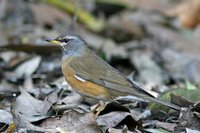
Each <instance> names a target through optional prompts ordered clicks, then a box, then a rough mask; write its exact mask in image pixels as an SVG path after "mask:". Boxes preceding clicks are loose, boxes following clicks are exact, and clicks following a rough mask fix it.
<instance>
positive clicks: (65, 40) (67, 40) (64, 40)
mask: <svg viewBox="0 0 200 133" xmlns="http://www.w3.org/2000/svg"><path fill="white" fill-rule="evenodd" d="M69 41H70V40H69V39H66V38H65V39H63V41H62V42H65V43H68V42H69Z"/></svg>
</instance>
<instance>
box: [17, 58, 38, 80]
mask: <svg viewBox="0 0 200 133" xmlns="http://www.w3.org/2000/svg"><path fill="white" fill-rule="evenodd" d="M40 61H41V57H40V56H36V57H33V58H32V59H30V60H28V61H26V62H24V63H22V64H21V65H20V66H18V67H17V68H16V69H15V74H16V76H17V77H19V78H22V77H24V76H25V77H30V76H31V75H32V74H33V73H34V72H35V71H36V69H37V68H38V66H39V64H40Z"/></svg>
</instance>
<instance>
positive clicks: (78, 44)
mask: <svg viewBox="0 0 200 133" xmlns="http://www.w3.org/2000/svg"><path fill="white" fill-rule="evenodd" d="M47 41H48V42H51V43H52V44H57V45H59V46H60V48H61V50H62V52H63V54H66V53H69V54H72V53H74V52H76V51H79V53H80V52H81V51H83V50H84V49H85V47H86V46H85V44H86V42H85V41H84V40H83V39H82V38H81V37H79V36H74V35H61V36H59V37H57V38H53V39H47Z"/></svg>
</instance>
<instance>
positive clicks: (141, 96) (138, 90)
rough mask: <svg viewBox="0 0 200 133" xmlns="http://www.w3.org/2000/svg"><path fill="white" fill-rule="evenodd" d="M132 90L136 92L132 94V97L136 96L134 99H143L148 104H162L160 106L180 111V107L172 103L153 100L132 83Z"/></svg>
mask: <svg viewBox="0 0 200 133" xmlns="http://www.w3.org/2000/svg"><path fill="white" fill-rule="evenodd" d="M132 85H133V86H132V87H133V88H134V90H136V91H137V92H133V93H132V95H134V96H136V97H140V98H143V99H145V100H148V101H149V102H156V103H158V104H162V105H165V106H167V107H169V108H172V109H174V110H178V111H180V110H181V107H179V106H177V105H175V104H173V103H170V102H167V101H162V100H160V99H158V98H155V97H153V96H152V95H151V94H149V93H148V92H146V91H144V90H143V89H142V88H140V87H139V86H137V85H135V84H134V83H133V84H132Z"/></svg>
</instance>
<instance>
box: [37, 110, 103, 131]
mask: <svg viewBox="0 0 200 133" xmlns="http://www.w3.org/2000/svg"><path fill="white" fill-rule="evenodd" d="M41 127H43V128H45V129H46V130H48V131H51V132H53V131H54V132H55V130H56V129H59V130H61V129H62V130H63V131H65V132H78V133H85V132H88V133H100V132H101V130H100V128H99V127H98V126H97V124H96V120H95V117H94V114H93V113H88V114H81V113H78V112H77V111H69V112H67V113H66V114H64V115H62V116H61V117H54V118H48V119H47V120H46V121H44V122H43V123H42V124H41Z"/></svg>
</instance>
